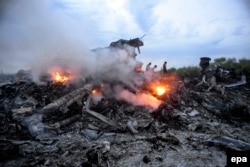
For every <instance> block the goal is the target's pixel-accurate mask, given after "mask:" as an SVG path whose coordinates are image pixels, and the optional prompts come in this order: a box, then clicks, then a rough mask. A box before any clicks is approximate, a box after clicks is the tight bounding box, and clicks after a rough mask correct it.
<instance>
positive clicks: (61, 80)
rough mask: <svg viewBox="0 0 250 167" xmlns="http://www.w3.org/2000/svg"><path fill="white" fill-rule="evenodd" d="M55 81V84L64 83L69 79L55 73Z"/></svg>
mask: <svg viewBox="0 0 250 167" xmlns="http://www.w3.org/2000/svg"><path fill="white" fill-rule="evenodd" d="M55 81H56V82H66V81H69V77H68V76H66V75H62V74H60V73H59V72H55Z"/></svg>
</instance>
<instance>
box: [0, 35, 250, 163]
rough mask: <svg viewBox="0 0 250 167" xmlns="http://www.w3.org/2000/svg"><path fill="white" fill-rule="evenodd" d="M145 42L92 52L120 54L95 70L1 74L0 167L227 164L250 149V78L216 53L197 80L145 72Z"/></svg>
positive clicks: (54, 68) (60, 67) (204, 60)
mask: <svg viewBox="0 0 250 167" xmlns="http://www.w3.org/2000/svg"><path fill="white" fill-rule="evenodd" d="M143 45H144V43H143V41H142V39H141V38H135V39H130V40H124V39H121V40H118V41H115V42H112V43H111V44H110V46H109V47H106V48H98V49H93V50H92V51H91V53H92V54H93V56H98V55H102V54H107V53H108V55H113V57H114V60H110V64H104V65H103V64H102V60H100V61H99V62H100V63H99V64H98V67H95V68H96V70H95V71H94V72H88V68H85V67H83V69H82V70H78V71H75V70H74V69H71V67H70V66H67V64H65V63H64V64H62V63H57V64H56V63H52V65H51V66H50V67H48V69H44V70H43V71H42V72H41V73H40V75H39V78H36V79H35V78H34V76H33V75H32V71H25V70H20V71H18V72H17V73H16V74H14V75H7V74H3V73H2V74H1V83H0V84H1V85H0V118H1V119H0V123H1V126H0V128H1V131H0V132H1V138H0V144H1V146H0V154H1V156H0V157H1V159H0V166H107V167H110V166H225V165H226V152H227V151H228V150H238V151H246V150H248V151H249V150H250V133H249V132H250V124H249V120H250V111H249V107H250V101H249V98H250V85H249V83H247V75H246V74H245V73H242V74H241V75H240V76H238V78H237V77H232V71H231V72H230V71H227V70H225V69H223V67H219V66H217V68H215V66H211V63H210V61H211V59H210V58H209V57H201V59H200V60H197V65H200V69H201V70H200V71H201V73H200V75H197V76H196V77H193V78H190V77H189V76H182V77H180V76H178V75H177V74H175V73H170V72H168V73H167V74H166V73H163V72H162V71H158V72H154V71H153V68H151V67H149V69H148V70H147V71H143V70H142V66H143V63H142V62H140V61H138V60H137V59H139V56H137V53H136V49H138V54H140V47H141V46H143ZM106 58H107V59H108V57H106ZM106 58H105V59H106ZM86 74H87V76H86ZM218 77H219V78H220V80H218Z"/></svg>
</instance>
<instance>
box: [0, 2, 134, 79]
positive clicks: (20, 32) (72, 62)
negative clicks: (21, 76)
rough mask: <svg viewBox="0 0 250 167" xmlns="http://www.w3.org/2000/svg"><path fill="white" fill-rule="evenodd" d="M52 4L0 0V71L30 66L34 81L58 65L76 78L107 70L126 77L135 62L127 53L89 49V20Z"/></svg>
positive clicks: (100, 73)
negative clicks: (92, 50) (79, 18)
mask: <svg viewBox="0 0 250 167" xmlns="http://www.w3.org/2000/svg"><path fill="white" fill-rule="evenodd" d="M56 5H57V4H56V3H53V2H52V1H48V0H43V1H34V0H10V1H3V2H2V1H1V6H2V7H1V9H2V17H1V26H0V47H1V49H0V55H1V61H0V62H1V68H2V70H3V71H4V72H5V71H6V72H16V71H17V70H19V69H21V68H23V69H31V71H32V73H33V77H34V79H35V80H38V77H39V76H40V75H41V74H42V73H46V72H48V71H50V69H51V68H53V67H55V66H58V67H60V68H63V69H64V70H66V71H67V72H71V73H74V75H78V77H83V78H84V77H87V76H92V77H101V76H103V73H104V72H107V71H108V72H109V75H108V77H109V78H114V77H116V78H119V79H121V80H126V79H124V78H126V77H127V76H126V75H127V74H128V72H129V71H130V69H131V68H129V67H131V66H134V65H135V61H134V60H132V59H130V58H128V53H127V52H126V51H125V50H114V49H113V50H111V49H107V48H106V49H97V50H95V51H94V52H91V51H90V48H89V47H88V46H87V42H88V43H89V42H91V39H93V38H95V37H94V36H91V34H93V33H91V31H89V30H90V26H91V24H90V22H88V21H87V20H86V21H80V20H77V19H74V18H73V17H72V16H70V15H68V14H67V13H65V11H63V10H61V9H60V8H59V7H58V6H56ZM88 26H89V27H88ZM95 40H97V39H95ZM92 41H94V40H92ZM104 45H108V44H104ZM117 61H118V62H124V61H126V63H127V64H126V65H124V64H117ZM106 77H107V76H106Z"/></svg>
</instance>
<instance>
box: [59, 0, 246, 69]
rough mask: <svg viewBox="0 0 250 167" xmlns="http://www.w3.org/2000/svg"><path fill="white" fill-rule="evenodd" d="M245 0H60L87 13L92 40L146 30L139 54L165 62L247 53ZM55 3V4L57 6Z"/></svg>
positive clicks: (78, 13) (76, 13) (79, 15)
mask: <svg viewBox="0 0 250 167" xmlns="http://www.w3.org/2000/svg"><path fill="white" fill-rule="evenodd" d="M248 2H249V1H248V0H246V1H244V0H198V1H197V0H154V1H146V0H136V1H134V0H102V1H99V0H64V1H63V2H61V3H60V5H61V7H62V8H63V9H65V10H67V12H68V13H70V14H72V16H73V17H75V18H76V19H79V20H81V19H84V20H85V19H86V18H87V19H88V20H89V24H91V27H92V31H93V33H95V36H94V37H95V39H96V46H105V45H108V44H109V43H110V41H114V40H117V39H120V38H125V39H129V38H134V37H140V36H142V35H143V34H146V36H145V38H144V43H145V46H144V47H142V48H141V50H142V53H141V55H138V59H140V60H143V61H144V63H147V62H148V61H151V62H152V63H157V64H159V65H161V64H162V63H163V61H164V60H167V61H168V64H169V66H177V67H180V66H187V65H198V63H199V57H201V56H209V57H211V58H216V57H221V56H225V57H236V58H242V57H246V58H249V57H250V8H249V4H250V3H248ZM60 5H59V6H60Z"/></svg>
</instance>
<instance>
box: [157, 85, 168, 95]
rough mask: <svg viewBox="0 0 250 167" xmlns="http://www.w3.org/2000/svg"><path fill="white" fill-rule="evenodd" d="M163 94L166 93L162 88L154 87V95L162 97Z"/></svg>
mask: <svg viewBox="0 0 250 167" xmlns="http://www.w3.org/2000/svg"><path fill="white" fill-rule="evenodd" d="M165 92H166V89H165V88H164V87H161V86H157V87H156V94H157V95H158V96H161V95H163V94H164V93H165Z"/></svg>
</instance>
